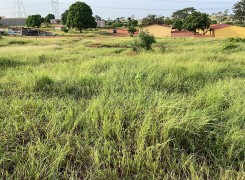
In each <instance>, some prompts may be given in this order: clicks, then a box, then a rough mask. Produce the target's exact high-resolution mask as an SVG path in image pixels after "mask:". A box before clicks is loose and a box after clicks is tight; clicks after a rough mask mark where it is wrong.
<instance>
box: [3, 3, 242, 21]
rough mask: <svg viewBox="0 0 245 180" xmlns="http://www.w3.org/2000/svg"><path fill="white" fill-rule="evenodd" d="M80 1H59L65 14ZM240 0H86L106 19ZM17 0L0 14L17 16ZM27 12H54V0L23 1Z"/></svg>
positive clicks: (206, 8)
mask: <svg viewBox="0 0 245 180" xmlns="http://www.w3.org/2000/svg"><path fill="white" fill-rule="evenodd" d="M76 1H77V0H59V3H60V4H59V12H60V14H61V13H63V12H64V11H65V10H66V9H68V7H69V5H70V4H72V3H74V2H76ZM237 1H238V0H216V1H214V0H84V1H83V2H86V3H87V4H89V5H90V6H91V8H92V9H93V12H94V15H95V14H96V15H99V16H101V17H102V18H104V19H107V18H112V19H113V18H116V17H129V16H131V15H135V16H136V18H142V17H145V16H147V15H148V14H157V15H163V16H171V14H172V12H174V11H175V10H178V9H182V8H185V7H195V8H196V9H197V10H200V11H202V12H207V13H212V12H218V11H224V10H225V9H229V10H230V12H232V6H233V4H235V3H236V2H237ZM13 2H14V0H0V16H5V17H13V6H14V3H13ZM23 3H24V6H25V9H26V11H27V14H28V15H30V14H41V15H43V16H45V15H47V14H48V13H52V12H53V11H52V5H51V0H23Z"/></svg>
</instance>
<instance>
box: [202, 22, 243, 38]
mask: <svg viewBox="0 0 245 180" xmlns="http://www.w3.org/2000/svg"><path fill="white" fill-rule="evenodd" d="M205 34H206V35H212V36H214V37H217V38H228V37H241V38H245V27H240V26H233V25H228V24H213V25H211V26H210V29H209V30H208V32H207V33H205Z"/></svg>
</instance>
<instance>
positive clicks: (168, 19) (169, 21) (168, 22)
mask: <svg viewBox="0 0 245 180" xmlns="http://www.w3.org/2000/svg"><path fill="white" fill-rule="evenodd" d="M164 24H167V25H171V24H173V20H172V19H170V18H169V17H167V18H165V20H164Z"/></svg>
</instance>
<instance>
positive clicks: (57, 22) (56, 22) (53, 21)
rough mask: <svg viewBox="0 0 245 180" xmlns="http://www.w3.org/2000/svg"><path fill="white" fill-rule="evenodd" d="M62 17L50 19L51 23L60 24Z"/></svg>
mask: <svg viewBox="0 0 245 180" xmlns="http://www.w3.org/2000/svg"><path fill="white" fill-rule="evenodd" d="M60 22H61V19H50V23H51V24H60Z"/></svg>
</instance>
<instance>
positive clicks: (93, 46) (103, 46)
mask: <svg viewBox="0 0 245 180" xmlns="http://www.w3.org/2000/svg"><path fill="white" fill-rule="evenodd" d="M87 47H91V48H129V47H128V46H123V45H107V44H99V43H96V44H91V45H89V46H87Z"/></svg>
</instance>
